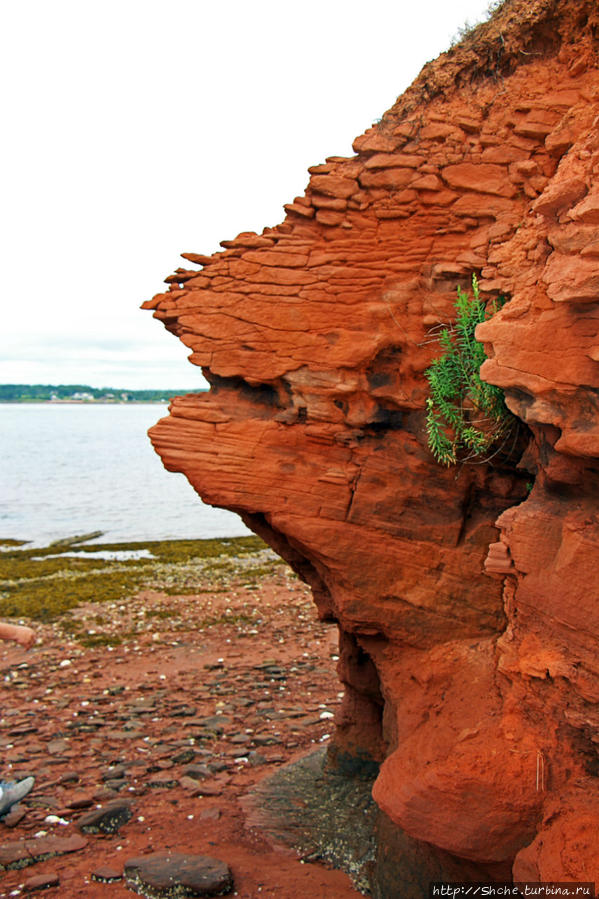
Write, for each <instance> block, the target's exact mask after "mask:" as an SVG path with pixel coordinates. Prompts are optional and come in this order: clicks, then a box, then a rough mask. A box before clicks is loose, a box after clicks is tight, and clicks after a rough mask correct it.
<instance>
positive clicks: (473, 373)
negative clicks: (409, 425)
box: [425, 275, 516, 465]
mask: <svg viewBox="0 0 599 899" xmlns="http://www.w3.org/2000/svg"><path fill="white" fill-rule="evenodd" d="M504 303H505V297H499V298H498V299H497V300H496V301H494V302H493V303H492V304H491V305H490V307H489V308H487V307H486V306H485V304H484V303H483V302H482V300H481V299H480V297H479V290H478V282H477V280H476V276H475V275H473V276H472V297H470V296H469V295H468V294H467V293H465V292H464V291H463V290H461V289H460V288H459V287H458V292H457V299H456V302H455V310H456V319H455V322H454V323H453V324H451V325H448V326H447V327H444V328H443V329H442V330H441V333H440V334H439V336H438V338H437V339H438V342H439V344H440V346H441V348H442V349H443V350H444V352H443V355H442V356H440V357H439V358H438V359H435V360H433V362H432V364H431V365H430V367H429V368H428V369H427V370H426V372H425V374H426V378H427V379H428V382H429V385H430V396H429V397H428V399H427V401H426V409H427V415H426V430H427V435H428V445H429V447H430V449H431V452H432V453H433V455H434V457H435V459H436V460H437V461H438V462H441V463H442V464H443V465H455V463H456V462H458V461H462V462H469V461H472V460H474V459H478V460H480V461H484V460H486V459H489V458H491V456H492V455H494V454H495V453H497V452H500V451H501V450H502V449H503V447H504V445H505V443H506V441H507V439H508V438H509V436H510V435H511V434H513V433H514V432H515V428H516V419H515V417H514V416H513V415H512V414H511V412H510V411H509V410H508V409H507V407H506V405H505V399H504V395H503V390H502V389H501V388H500V387H495V386H494V385H492V384H487V383H486V382H485V381H482V380H481V378H480V374H479V372H480V367H481V365H482V363H483V362H484V361H485V359H486V358H487V357H486V355H485V350H484V347H483V345H482V343H479V341H478V340H476V338H475V336H474V330H475V328H476V326H477V325H478V324H480V323H481V322H483V321H485V319H487V318H489V317H490V315H493V314H494V313H495V312H497V310H498V309H500V308H501V306H502V305H503V304H504Z"/></svg>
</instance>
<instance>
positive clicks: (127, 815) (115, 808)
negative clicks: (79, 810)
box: [77, 800, 133, 833]
mask: <svg viewBox="0 0 599 899" xmlns="http://www.w3.org/2000/svg"><path fill="white" fill-rule="evenodd" d="M131 806H132V804H131V802H129V801H128V800H119V801H117V802H110V803H109V804H108V805H106V806H104V808H99V809H94V810H93V811H92V812H87V813H86V814H85V815H82V816H81V818H79V820H78V821H77V827H78V829H79V830H80V831H81V832H82V833H118V832H119V830H120V829H121V827H122V826H123V824H126V823H127V821H129V820H130V819H131V817H132V815H133V811H132V807H131Z"/></svg>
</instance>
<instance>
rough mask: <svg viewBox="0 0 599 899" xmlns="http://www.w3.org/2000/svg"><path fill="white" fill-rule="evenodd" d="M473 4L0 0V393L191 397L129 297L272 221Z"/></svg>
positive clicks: (164, 345) (165, 345)
mask: <svg viewBox="0 0 599 899" xmlns="http://www.w3.org/2000/svg"><path fill="white" fill-rule="evenodd" d="M487 4H488V0H420V2H414V0H410V2H407V0H369V2H367V3H364V2H363V0H360V2H356V0H253V2H248V0H228V2H224V0H221V2H212V0H160V2H156V0H143V2H141V0H102V2H99V0H88V2H82V0H51V2H48V0H20V2H7V3H4V4H3V5H2V11H1V12H0V74H1V77H2V84H3V89H2V97H1V99H0V114H1V116H2V118H1V121H2V126H3V140H2V147H1V151H0V152H1V155H2V163H1V166H0V172H1V175H0V178H1V184H2V186H1V195H0V203H1V212H0V216H1V218H0V227H1V233H0V239H1V249H0V265H1V266H2V272H1V282H0V283H1V284H2V291H3V297H2V300H3V302H2V307H3V311H2V340H1V343H0V383H53V384H70V383H86V384H91V385H93V386H97V387H102V386H113V387H121V388H130V389H133V388H143V387H164V388H166V389H188V390H192V389H194V388H197V387H198V386H201V385H202V384H203V381H202V378H201V372H200V370H199V369H198V368H196V367H195V366H191V365H190V363H189V362H188V361H187V359H186V356H187V353H188V351H187V350H186V348H185V347H184V346H183V345H182V344H181V343H180V342H179V341H177V340H176V339H175V338H174V337H173V336H172V335H170V334H168V333H167V332H165V331H164V329H163V327H162V325H161V324H160V323H158V322H157V321H155V320H154V319H153V318H152V316H151V313H149V312H141V311H140V310H139V308H138V307H139V305H140V303H142V302H143V301H144V300H145V299H148V298H149V297H151V296H153V295H154V294H155V293H158V292H159V291H161V290H162V289H163V284H162V281H163V278H164V277H165V276H166V275H168V274H170V273H171V271H172V270H173V269H175V268H177V266H178V265H180V264H181V260H180V258H179V253H180V252H183V251H195V252H200V253H211V252H214V251H215V250H217V249H219V246H218V244H219V241H220V240H224V239H227V238H232V237H235V236H236V235H237V234H238V233H239V232H240V231H248V230H255V231H258V232H260V231H261V230H262V228H264V227H265V226H269V225H275V224H277V223H278V222H280V221H282V219H283V215H284V213H283V209H282V206H283V203H286V202H289V201H290V200H292V199H293V197H294V196H296V195H297V194H299V193H302V192H303V190H304V188H305V186H306V183H307V180H308V174H307V172H306V169H307V167H308V166H309V165H314V164H316V163H318V162H321V161H323V160H324V158H325V157H326V156H331V155H348V154H351V152H352V151H351V143H352V140H353V138H354V137H355V136H357V135H358V134H361V133H362V132H363V131H364V130H366V128H368V127H369V126H370V125H371V124H372V122H373V121H374V120H375V119H377V118H379V117H380V116H381V115H382V113H383V112H384V111H385V110H386V109H388V108H389V107H390V106H391V105H392V104H393V102H394V101H395V99H396V97H397V96H398V95H399V94H400V93H402V92H403V91H404V90H405V88H406V87H407V86H408V85H409V84H410V82H411V81H412V80H413V79H414V78H415V77H416V75H417V74H418V72H419V71H420V69H421V68H422V66H423V65H424V63H425V62H426V61H427V60H429V59H432V58H434V57H435V56H437V55H438V54H439V53H440V52H442V51H443V50H445V49H447V47H448V46H449V43H450V40H451V38H452V36H453V35H454V34H455V32H456V31H457V29H458V28H459V27H460V26H461V25H463V24H464V22H465V20H468V21H470V22H471V23H473V22H476V21H478V20H480V19H483V18H484V17H485V11H486V8H487Z"/></svg>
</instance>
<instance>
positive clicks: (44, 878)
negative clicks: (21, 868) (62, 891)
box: [23, 874, 60, 893]
mask: <svg viewBox="0 0 599 899" xmlns="http://www.w3.org/2000/svg"><path fill="white" fill-rule="evenodd" d="M59 883H60V877H59V876H58V874H36V875H35V877H30V878H29V880H26V881H25V883H24V884H23V889H24V891H25V892H26V893H34V892H35V891H36V890H49V889H50V888H51V887H57V886H58V885H59Z"/></svg>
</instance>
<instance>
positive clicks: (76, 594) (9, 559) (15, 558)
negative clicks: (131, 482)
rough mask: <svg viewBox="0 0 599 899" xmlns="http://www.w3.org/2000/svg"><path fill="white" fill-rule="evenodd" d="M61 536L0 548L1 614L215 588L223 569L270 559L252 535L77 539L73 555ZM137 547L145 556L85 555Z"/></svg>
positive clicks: (250, 567) (244, 568)
mask: <svg viewBox="0 0 599 899" xmlns="http://www.w3.org/2000/svg"><path fill="white" fill-rule="evenodd" d="M8 543H9V541H4V545H5V546H7V545H8ZM61 543H62V545H61V546H59V545H58V544H57V543H53V544H50V545H49V546H46V547H43V548H41V549H40V548H37V549H18V548H10V549H6V550H3V551H2V552H1V553H0V617H3V618H21V617H23V618H29V619H32V620H37V621H52V620H55V619H57V618H59V617H61V616H62V615H64V614H65V613H68V612H69V611H70V610H71V609H74V608H76V607H77V606H78V605H81V604H82V603H87V602H98V603H103V602H110V601H116V600H123V599H126V598H127V597H130V596H132V595H134V594H135V593H138V592H139V591H140V590H144V589H153V590H161V591H163V592H166V593H179V594H184V593H197V592H199V591H201V590H206V589H214V588H216V589H218V588H219V586H220V585H221V582H222V580H223V578H224V577H225V576H227V575H228V576H231V575H232V574H233V573H238V574H241V573H242V572H243V577H246V573H245V572H247V577H251V575H252V574H253V573H255V572H256V570H260V569H262V568H264V567H268V563H270V564H271V565H272V562H273V560H272V559H270V558H269V557H268V558H267V557H265V551H266V552H267V553H270V552H271V551H270V550H268V549H267V547H266V544H265V543H263V542H262V540H260V538H259V537H254V536H251V537H231V538H224V539H220V540H217V539H210V540H159V541H139V542H135V543H102V544H98V543H96V544H91V543H90V544H85V545H81V544H79V545H78V546H77V556H73V555H69V553H70V552H72V551H73V550H72V547H71V545H70V543H69V541H62V542H61ZM21 545H22V544H21ZM12 546H15V544H14V543H11V547H12ZM61 550H62V551H61ZM140 550H141V551H144V550H145V551H147V552H148V553H149V556H150V557H149V558H134V559H130V560H118V559H115V560H106V559H102V560H100V559H98V558H94V557H93V556H91V555H90V558H85V555H86V554H92V553H97V552H122V551H140Z"/></svg>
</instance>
